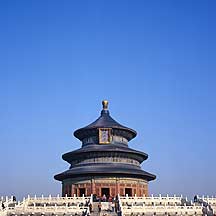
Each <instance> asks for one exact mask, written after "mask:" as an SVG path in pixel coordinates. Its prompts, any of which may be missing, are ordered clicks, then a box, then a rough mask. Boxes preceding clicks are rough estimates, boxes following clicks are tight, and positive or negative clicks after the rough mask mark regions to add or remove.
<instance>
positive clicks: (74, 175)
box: [54, 172, 156, 181]
mask: <svg viewBox="0 0 216 216" xmlns="http://www.w3.org/2000/svg"><path fill="white" fill-rule="evenodd" d="M87 176H89V177H95V176H109V177H131V178H141V179H143V180H146V181H152V180H155V179H156V176H155V175H153V174H150V173H146V174H139V173H134V174H133V173H119V172H118V173H93V172H92V173H83V174H80V173H66V172H63V173H60V174H57V175H55V176H54V178H55V179H56V180H58V181H63V180H65V179H70V178H77V177H87Z"/></svg>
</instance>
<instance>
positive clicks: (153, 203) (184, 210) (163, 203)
mask: <svg viewBox="0 0 216 216" xmlns="http://www.w3.org/2000/svg"><path fill="white" fill-rule="evenodd" d="M118 199H119V210H120V213H121V215H122V216H129V215H130V216H132V215H151V216H152V215H204V210H206V212H210V209H208V207H206V206H203V204H199V203H193V202H192V201H190V202H189V201H188V200H187V198H183V197H182V196H179V197H178V196H175V195H174V196H168V195H167V196H161V195H159V196H157V197H155V196H150V197H136V196H135V197H127V196H126V197H121V196H119V197H118ZM204 200H205V199H204ZM211 201H212V202H215V198H214V199H211ZM213 210H214V208H213ZM210 213H211V214H212V212H210ZM206 215H208V214H206Z"/></svg>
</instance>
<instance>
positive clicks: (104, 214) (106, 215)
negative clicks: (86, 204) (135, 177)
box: [90, 202, 117, 216]
mask: <svg viewBox="0 0 216 216" xmlns="http://www.w3.org/2000/svg"><path fill="white" fill-rule="evenodd" d="M101 204H102V210H101V212H100V213H99V211H98V202H93V205H92V212H91V214H90V215H91V216H117V213H116V212H115V211H114V212H112V211H111V210H109V209H108V208H106V206H107V205H108V203H103V202H102V203H101ZM105 204H106V205H105Z"/></svg>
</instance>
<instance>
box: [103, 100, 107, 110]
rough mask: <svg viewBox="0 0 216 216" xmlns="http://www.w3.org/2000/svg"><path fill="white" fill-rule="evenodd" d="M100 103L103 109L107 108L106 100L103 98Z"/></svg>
mask: <svg viewBox="0 0 216 216" xmlns="http://www.w3.org/2000/svg"><path fill="white" fill-rule="evenodd" d="M102 105H103V110H107V109H108V101H107V100H103V101H102Z"/></svg>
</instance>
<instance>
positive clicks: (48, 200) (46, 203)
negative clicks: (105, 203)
mask: <svg viewBox="0 0 216 216" xmlns="http://www.w3.org/2000/svg"><path fill="white" fill-rule="evenodd" d="M91 202H92V197H84V196H83V197H76V196H74V197H60V196H57V197H51V196H49V197H44V196H41V197H36V196H35V197H30V196H28V197H27V198H24V199H23V201H22V202H13V203H11V204H10V205H5V207H4V209H1V210H0V216H5V215H33V214H37V215H87V214H89V204H90V203H91Z"/></svg>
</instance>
